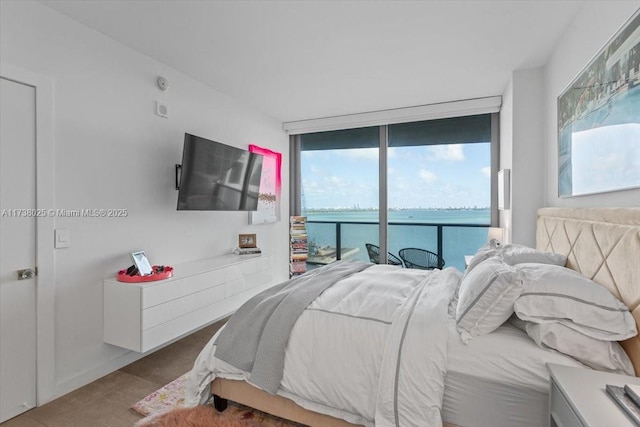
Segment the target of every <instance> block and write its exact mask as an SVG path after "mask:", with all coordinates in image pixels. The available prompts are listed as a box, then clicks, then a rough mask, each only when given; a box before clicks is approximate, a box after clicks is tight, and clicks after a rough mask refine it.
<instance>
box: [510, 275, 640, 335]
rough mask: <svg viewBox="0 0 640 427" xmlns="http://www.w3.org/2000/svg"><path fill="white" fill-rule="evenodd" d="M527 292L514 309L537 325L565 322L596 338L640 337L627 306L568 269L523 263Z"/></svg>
mask: <svg viewBox="0 0 640 427" xmlns="http://www.w3.org/2000/svg"><path fill="white" fill-rule="evenodd" d="M516 268H517V269H518V270H519V271H520V272H521V273H522V278H523V279H524V290H523V291H522V294H521V295H520V297H519V298H518V299H517V300H516V302H515V305H514V309H515V312H516V314H517V315H518V317H519V318H521V319H523V320H528V321H530V322H534V323H553V322H557V323H562V324H563V325H565V326H567V327H569V328H571V329H575V330H576V331H578V332H582V333H583V334H585V335H588V336H590V337H592V338H597V339H601V340H605V341H621V340H624V339H627V338H630V337H633V336H635V335H636V334H637V331H636V322H635V320H634V319H633V316H632V315H631V313H630V312H629V309H628V308H627V306H626V305H624V304H623V303H622V302H620V301H619V300H618V299H616V297H614V296H613V294H611V292H609V291H608V290H607V289H606V288H605V287H604V286H601V285H599V284H597V283H595V282H593V281H591V280H589V279H587V278H586V277H584V276H581V275H580V274H579V273H577V272H575V271H573V270H569V269H568V268H564V267H559V266H556V265H548V264H519V265H517V266H516Z"/></svg>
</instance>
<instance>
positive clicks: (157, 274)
mask: <svg viewBox="0 0 640 427" xmlns="http://www.w3.org/2000/svg"><path fill="white" fill-rule="evenodd" d="M159 267H160V266H158V265H154V266H153V273H151V274H149V275H148V276H140V275H139V274H136V275H135V276H129V275H128V274H127V270H120V271H118V274H117V275H116V279H118V282H127V283H141V282H155V281H156V280H163V279H168V278H169V277H171V276H173V267H170V266H168V265H165V266H164V270H163V271H158V269H159Z"/></svg>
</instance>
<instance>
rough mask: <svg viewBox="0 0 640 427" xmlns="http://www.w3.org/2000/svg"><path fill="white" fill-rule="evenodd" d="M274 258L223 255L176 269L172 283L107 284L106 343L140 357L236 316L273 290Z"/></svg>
mask: <svg viewBox="0 0 640 427" xmlns="http://www.w3.org/2000/svg"><path fill="white" fill-rule="evenodd" d="M272 263H273V262H272V260H271V256H269V255H264V254H263V255H234V254H229V255H223V256H220V257H215V258H208V259H203V260H199V261H194V262H189V263H185V264H180V265H174V266H173V269H174V270H173V277H171V278H169V279H165V280H159V281H155V282H145V283H123V282H119V281H117V280H116V279H115V278H113V279H107V280H105V281H104V341H105V342H106V343H109V344H113V345H117V346H119V347H124V348H127V349H130V350H134V351H137V352H140V353H144V352H146V351H148V350H152V349H154V348H156V347H159V346H161V345H163V344H166V343H168V342H170V341H172V340H174V339H176V338H179V337H181V336H183V335H185V334H188V333H189V332H191V331H194V330H196V329H198V328H200V327H202V326H204V325H207V324H209V323H211V322H214V321H216V320H219V319H222V318H224V317H226V316H228V315H229V314H231V313H233V312H234V311H235V310H237V309H238V307H240V305H242V304H243V303H244V302H245V301H247V300H248V299H249V298H251V297H252V296H254V295H256V294H257V293H258V292H260V291H262V290H264V289H267V288H269V287H271V286H273V285H274V284H275V283H273V281H272V280H273V279H272V277H273V271H272Z"/></svg>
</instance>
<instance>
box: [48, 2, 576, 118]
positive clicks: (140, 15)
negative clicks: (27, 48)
mask: <svg viewBox="0 0 640 427" xmlns="http://www.w3.org/2000/svg"><path fill="white" fill-rule="evenodd" d="M42 2H43V3H44V4H46V5H47V6H49V7H51V8H53V9H56V10H58V11H60V12H61V13H63V14H65V15H68V16H70V17H71V18H73V19H76V20H77V21H80V22H82V23H84V24H85V25H87V26H89V27H92V28H95V29H96V30H98V31H100V32H101V33H103V34H105V35H107V36H109V37H111V38H113V39H115V40H118V41H120V42H121V43H123V44H124V45H127V46H129V47H131V48H133V49H135V50H137V51H139V52H142V53H144V54H146V55H148V56H150V57H153V58H155V59H157V60H158V61H161V62H163V63H165V64H168V65H170V66H172V67H173V68H175V69H177V70H180V71H181V72H183V73H185V74H187V75H189V76H191V77H193V78H194V79H196V80H199V81H200V82H202V83H204V84H206V85H208V86H210V87H212V88H214V89H216V90H217V91H219V92H222V93H225V94H227V95H229V96H231V97H233V98H236V99H238V100H240V101H242V102H243V103H245V104H248V105H250V106H252V107H254V108H256V109H259V110H261V111H263V112H265V113H266V114H268V115H270V116H272V117H274V118H276V119H278V120H280V121H283V122H284V121H294V120H302V119H310V118H320V117H330V116H336V115H343V114H350V113H361V112H368V111H377V110H384V109H391V108H399V107H409V106H416V105H426V104H433V103H438V102H444V101H455V100H461V99H469V98H477V97H484V96H493V95H500V94H502V93H503V91H504V88H505V87H506V85H507V83H508V81H509V79H510V77H511V73H512V72H513V70H517V69H526V68H532V67H539V66H543V65H544V64H545V63H546V62H547V60H548V58H549V56H550V54H551V52H552V51H553V49H554V46H555V43H556V42H557V40H558V39H559V38H560V37H561V35H562V33H563V32H564V31H565V29H566V28H567V27H568V26H570V25H571V22H572V20H573V18H574V17H575V15H576V14H577V13H578V11H579V10H580V8H581V7H582V5H583V3H584V1H562V0H556V1H539V0H534V1H524V0H521V1H480V0H478V1H407V2H405V1H202V0H199V1H175V0H173V1H172V0H164V1H156V0H133V1H132V0H130V1H120V0H109V1H107V0H92V1H76V0H54V1H52V0H42ZM172 89H173V88H172Z"/></svg>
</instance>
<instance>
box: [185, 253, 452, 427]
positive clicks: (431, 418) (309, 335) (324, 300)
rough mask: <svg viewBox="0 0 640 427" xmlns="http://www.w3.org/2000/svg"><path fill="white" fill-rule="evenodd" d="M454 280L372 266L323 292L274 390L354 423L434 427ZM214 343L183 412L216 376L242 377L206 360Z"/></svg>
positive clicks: (296, 334)
mask: <svg viewBox="0 0 640 427" xmlns="http://www.w3.org/2000/svg"><path fill="white" fill-rule="evenodd" d="M460 276H461V273H460V272H459V271H457V270H455V269H451V268H450V269H446V270H444V271H440V270H433V271H423V270H410V269H401V268H398V267H393V266H386V265H375V266H372V267H370V268H368V269H366V270H364V271H363V272H360V273H358V274H356V275H353V276H351V277H349V278H347V279H344V280H342V281H341V282H339V283H337V284H336V285H334V286H332V287H331V288H329V289H327V290H326V291H325V292H324V293H322V294H321V295H320V296H319V297H318V298H317V299H316V300H315V301H314V302H313V303H312V304H311V305H309V307H308V308H307V309H306V310H305V311H304V312H303V314H302V315H301V316H300V317H299V318H298V321H297V322H296V324H295V326H294V328H293V330H292V332H291V335H290V338H289V341H288V344H287V349H286V355H285V364H284V366H285V368H284V372H283V378H282V382H281V385H280V389H279V390H278V392H277V393H278V394H279V395H282V396H285V397H288V398H290V399H292V400H294V401H295V402H297V403H298V404H299V405H301V406H303V407H305V408H307V409H310V410H313V411H316V412H322V413H326V414H329V415H332V416H335V417H339V418H342V419H345V420H347V421H349V422H352V423H355V424H364V425H367V426H396V427H410V426H416V427H429V426H440V425H441V424H442V418H441V405H442V397H443V391H444V374H445V370H446V365H447V337H448V327H447V309H448V306H449V303H450V301H451V299H452V297H453V295H454V293H455V290H456V288H457V285H458V283H459V281H460ZM215 338H216V337H214V338H213V339H212V340H211V341H210V342H209V343H208V344H207V346H206V347H205V348H204V349H203V351H202V352H201V354H200V356H199V357H198V359H197V360H196V363H195V365H194V368H193V370H192V372H191V375H190V380H189V383H188V386H187V394H186V404H187V405H196V404H198V403H203V402H204V401H206V400H207V399H208V398H209V387H208V385H209V383H210V382H211V381H212V380H213V379H214V378H216V377H222V378H229V379H242V380H246V379H247V377H248V373H247V372H242V371H240V370H238V369H236V368H234V367H232V366H230V365H229V364H227V363H225V362H223V361H221V360H218V359H216V358H215V357H214V356H213V354H214V352H215Z"/></svg>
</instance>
